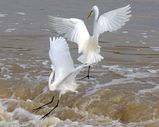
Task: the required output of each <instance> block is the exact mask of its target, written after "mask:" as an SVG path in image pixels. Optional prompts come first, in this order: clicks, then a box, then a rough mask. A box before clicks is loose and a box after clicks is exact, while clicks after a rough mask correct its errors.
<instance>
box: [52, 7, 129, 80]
mask: <svg viewBox="0 0 159 127" xmlns="http://www.w3.org/2000/svg"><path fill="white" fill-rule="evenodd" d="M130 8H131V7H130V5H127V6H125V7H122V8H119V9H115V10H112V11H110V12H107V13H104V14H102V15H101V16H100V17H98V16H99V9H98V7H97V6H93V7H92V9H91V12H90V14H89V16H88V18H89V17H90V16H91V15H92V14H94V28H93V35H92V36H90V34H89V32H88V30H87V28H86V26H85V24H84V22H83V21H82V20H81V19H77V18H69V19H67V18H60V17H53V16H49V19H50V23H51V26H52V27H53V29H54V30H55V31H56V32H57V33H58V34H62V35H64V37H65V38H67V39H68V40H69V41H72V42H75V43H77V44H78V53H82V55H81V56H80V57H79V58H78V60H79V61H80V62H82V63H85V64H87V65H89V70H90V65H92V64H96V63H98V62H100V61H101V60H102V59H103V57H102V56H101V55H100V46H99V45H98V38H99V35H100V34H102V33H104V32H106V31H109V32H113V31H116V30H118V29H120V28H121V27H122V26H124V25H125V23H126V22H128V21H129V18H130V17H131V15H130V13H131V11H130ZM89 70H88V72H89ZM86 77H88V78H89V73H88V76H86Z"/></svg>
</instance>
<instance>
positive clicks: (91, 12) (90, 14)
mask: <svg viewBox="0 0 159 127" xmlns="http://www.w3.org/2000/svg"><path fill="white" fill-rule="evenodd" d="M92 14H93V11H92V10H91V11H90V13H89V15H88V16H87V19H89V17H91V16H92Z"/></svg>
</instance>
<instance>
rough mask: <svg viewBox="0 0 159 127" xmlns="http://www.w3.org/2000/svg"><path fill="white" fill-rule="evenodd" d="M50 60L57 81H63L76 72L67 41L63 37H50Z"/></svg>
mask: <svg viewBox="0 0 159 127" xmlns="http://www.w3.org/2000/svg"><path fill="white" fill-rule="evenodd" d="M49 56H50V60H51V62H52V65H53V68H54V70H55V80H54V81H57V82H60V81H62V80H63V79H64V78H65V77H66V76H67V75H69V74H70V73H71V72H72V71H74V70H75V68H74V65H73V60H72V58H71V55H70V52H69V47H68V44H67V42H66V40H65V39H64V38H62V37H58V38H53V39H52V38H51V37H50V50H49Z"/></svg>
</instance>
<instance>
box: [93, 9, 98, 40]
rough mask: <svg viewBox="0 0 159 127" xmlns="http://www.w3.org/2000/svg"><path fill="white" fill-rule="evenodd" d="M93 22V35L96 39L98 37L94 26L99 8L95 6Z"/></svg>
mask: <svg viewBox="0 0 159 127" xmlns="http://www.w3.org/2000/svg"><path fill="white" fill-rule="evenodd" d="M93 11H94V23H93V36H94V38H95V39H97V40H98V37H96V33H95V32H96V26H97V20H98V16H99V9H98V8H95V9H94V10H93Z"/></svg>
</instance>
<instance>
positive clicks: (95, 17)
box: [93, 8, 99, 22]
mask: <svg viewBox="0 0 159 127" xmlns="http://www.w3.org/2000/svg"><path fill="white" fill-rule="evenodd" d="M93 11H94V22H95V21H97V19H98V16H99V9H98V8H94V9H93Z"/></svg>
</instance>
